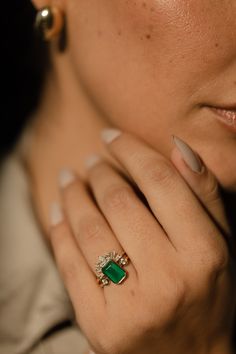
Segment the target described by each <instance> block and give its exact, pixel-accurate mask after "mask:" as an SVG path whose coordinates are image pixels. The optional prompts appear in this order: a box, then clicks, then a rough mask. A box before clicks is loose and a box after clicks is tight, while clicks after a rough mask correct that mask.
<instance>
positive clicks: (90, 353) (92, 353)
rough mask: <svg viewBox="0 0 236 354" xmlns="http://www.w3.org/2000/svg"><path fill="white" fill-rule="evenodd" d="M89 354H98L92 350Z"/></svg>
mask: <svg viewBox="0 0 236 354" xmlns="http://www.w3.org/2000/svg"><path fill="white" fill-rule="evenodd" d="M88 354H96V353H95V352H94V351H92V350H90V351H89V352H88Z"/></svg>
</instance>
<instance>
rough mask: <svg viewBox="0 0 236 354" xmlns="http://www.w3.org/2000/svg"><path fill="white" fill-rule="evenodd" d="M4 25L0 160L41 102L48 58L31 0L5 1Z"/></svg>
mask: <svg viewBox="0 0 236 354" xmlns="http://www.w3.org/2000/svg"><path fill="white" fill-rule="evenodd" d="M1 12H2V14H4V18H3V19H2V21H1V26H2V30H1V33H2V40H3V42H2V59H3V62H2V75H1V84H2V92H3V96H2V110H1V111H2V112H1V129H0V158H2V157H3V156H4V155H6V154H7V153H8V152H9V151H10V150H11V149H12V148H13V147H14V144H15V142H16V141H17V138H18V137H19V134H20V133H21V131H22V129H23V127H24V126H25V124H26V123H27V121H28V119H29V117H30V114H31V113H32V111H33V110H34V109H35V107H36V106H37V103H38V99H39V94H40V89H41V87H42V84H43V79H44V76H45V75H44V74H45V69H46V67H47V62H48V55H47V48H46V45H45V44H44V43H43V42H42V41H40V40H39V38H37V37H36V35H35V31H34V19H35V15H36V11H35V9H34V8H33V6H32V4H31V1H30V0H15V1H4V2H3V4H1Z"/></svg>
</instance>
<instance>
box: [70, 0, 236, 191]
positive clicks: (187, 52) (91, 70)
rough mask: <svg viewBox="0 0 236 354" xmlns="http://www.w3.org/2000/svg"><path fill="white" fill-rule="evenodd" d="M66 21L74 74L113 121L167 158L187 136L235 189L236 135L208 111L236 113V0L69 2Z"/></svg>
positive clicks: (221, 179)
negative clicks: (174, 137) (216, 108)
mask: <svg viewBox="0 0 236 354" xmlns="http://www.w3.org/2000/svg"><path fill="white" fill-rule="evenodd" d="M65 1H66V0H65ZM66 15H67V31H68V51H69V55H70V56H71V60H72V63H73V66H74V69H75V71H76V75H77V77H78V80H81V82H82V84H83V85H84V86H85V88H86V90H87V91H88V93H89V95H90V96H91V98H92V99H93V101H94V102H95V103H96V104H97V106H98V108H99V109H100V110H101V112H102V113H103V114H104V115H105V116H106V117H107V119H108V121H109V122H111V124H112V125H114V126H115V127H118V128H120V129H123V130H127V131H130V132H133V133H135V134H136V135H139V136H141V137H143V138H144V139H145V140H146V141H148V142H149V143H150V144H151V145H153V146H154V147H155V148H156V149H157V150H159V151H160V152H162V153H163V154H164V155H166V156H169V153H170V150H171V149H172V147H173V145H172V141H171V135H172V134H175V135H177V136H179V137H181V138H183V139H184V140H185V141H186V142H188V143H189V144H190V145H191V146H192V147H193V148H194V149H195V150H196V151H197V152H198V153H199V154H200V155H201V156H202V158H203V160H204V161H205V163H206V164H207V165H208V167H209V168H211V169H212V170H213V172H214V173H215V175H216V176H217V177H218V179H219V180H220V181H221V183H222V184H223V185H224V186H225V187H226V188H228V189H233V188H234V189H235V190H236V133H234V132H232V131H230V130H229V129H228V128H226V127H225V126H224V125H223V124H222V123H220V122H219V121H218V119H217V118H216V117H217V115H216V114H215V113H213V112H212V111H211V110H210V109H209V108H206V107H205V106H206V105H212V106H221V107H223V106H228V105H229V104H231V105H232V104H233V103H234V106H235V109H236V20H235V18H236V0H89V1H88V0H67V1H66Z"/></svg>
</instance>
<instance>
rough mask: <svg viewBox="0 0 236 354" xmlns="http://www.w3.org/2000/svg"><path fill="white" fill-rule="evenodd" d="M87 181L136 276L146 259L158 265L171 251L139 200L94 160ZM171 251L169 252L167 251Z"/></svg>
mask: <svg viewBox="0 0 236 354" xmlns="http://www.w3.org/2000/svg"><path fill="white" fill-rule="evenodd" d="M88 182H89V184H90V186H91V189H92V191H93V193H94V196H95V199H96V201H97V203H98V205H99V208H100V209H101V211H102V212H103V214H104V215H105V217H106V219H107V221H108V222H109V224H110V226H111V228H112V230H113V232H114V234H115V235H116V237H117V239H118V240H119V242H120V244H121V245H122V247H123V248H124V249H125V251H126V252H127V254H128V255H129V257H130V259H131V260H132V263H133V264H134V266H135V269H137V271H138V273H140V274H141V273H142V272H146V271H147V269H146V268H145V267H144V264H145V263H146V262H147V259H148V260H149V266H151V263H152V260H153V259H155V262H157V255H158V258H159V262H160V263H161V260H160V258H162V259H163V260H164V259H166V257H167V251H168V249H169V250H170V248H172V250H174V249H173V247H172V245H171V243H170V241H169V239H168V236H167V235H166V234H165V232H164V231H163V229H162V227H161V226H160V224H159V223H158V222H157V220H156V219H155V217H154V216H153V215H152V214H151V213H150V211H149V210H148V209H147V208H146V206H145V205H144V204H143V203H142V202H141V201H140V199H139V198H138V197H137V195H136V194H135V192H134V190H133V188H132V187H131V186H130V185H129V184H128V182H126V181H125V180H124V178H123V177H122V176H121V175H120V174H119V173H118V171H116V170H115V169H114V168H113V167H112V166H111V165H110V164H108V163H106V162H105V161H103V160H100V161H96V163H95V164H93V165H92V166H90V168H89V170H88ZM170 251H171V250H170Z"/></svg>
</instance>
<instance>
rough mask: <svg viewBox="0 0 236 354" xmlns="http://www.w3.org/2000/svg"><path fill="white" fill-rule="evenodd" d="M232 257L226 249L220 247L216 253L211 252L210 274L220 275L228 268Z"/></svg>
mask: <svg viewBox="0 0 236 354" xmlns="http://www.w3.org/2000/svg"><path fill="white" fill-rule="evenodd" d="M229 262H230V256H229V252H228V250H226V247H218V248H217V249H215V251H214V252H211V255H210V260H209V265H208V267H209V271H210V273H212V272H213V273H218V272H221V271H223V270H225V269H227V268H228V266H229Z"/></svg>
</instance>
